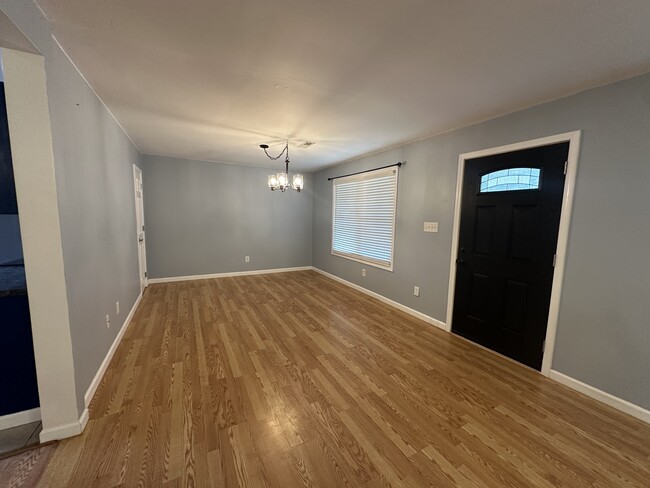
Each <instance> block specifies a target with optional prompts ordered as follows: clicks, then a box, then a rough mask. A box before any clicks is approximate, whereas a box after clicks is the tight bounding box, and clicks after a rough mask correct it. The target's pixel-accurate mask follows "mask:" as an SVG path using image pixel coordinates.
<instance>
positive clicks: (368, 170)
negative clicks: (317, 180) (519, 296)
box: [327, 161, 406, 181]
mask: <svg viewBox="0 0 650 488" xmlns="http://www.w3.org/2000/svg"><path fill="white" fill-rule="evenodd" d="M405 164H406V161H399V162H397V163H395V164H389V165H387V166H382V167H381V168H372V169H367V170H365V171H358V172H356V173H350V174H347V175H341V176H332V177H331V178H327V181H332V180H338V179H339V178H345V177H346V176H354V175H362V174H363V173H370V172H371V171H377V170H380V169H386V168H392V167H393V166H403V165H405Z"/></svg>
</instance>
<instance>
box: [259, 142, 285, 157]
mask: <svg viewBox="0 0 650 488" xmlns="http://www.w3.org/2000/svg"><path fill="white" fill-rule="evenodd" d="M262 149H264V153H265V154H266V156H267V157H268V158H269V159H270V160H271V161H275V160H276V159H280V158H281V157H282V155H283V154H284V153H285V151H286V153H287V160H288V159H289V141H287V143H286V145H285V146H284V149H283V150H282V152H281V153H280V154H278V155H277V156H275V157H273V156H271V155H270V154H269V152H268V151H267V150H266V148H265V147H263V148H262Z"/></svg>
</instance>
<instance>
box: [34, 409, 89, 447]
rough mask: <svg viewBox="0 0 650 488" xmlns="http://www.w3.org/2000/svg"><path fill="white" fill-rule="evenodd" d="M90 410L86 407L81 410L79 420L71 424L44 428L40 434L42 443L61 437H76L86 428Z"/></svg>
mask: <svg viewBox="0 0 650 488" xmlns="http://www.w3.org/2000/svg"><path fill="white" fill-rule="evenodd" d="M88 418H89V412H88V409H87V408H84V411H83V412H81V416H80V417H79V420H77V421H76V422H70V423H69V424H64V425H59V426H57V427H54V428H52V429H46V430H42V431H41V434H40V435H39V439H40V441H41V443H42V444H43V443H45V442H50V441H58V440H61V439H67V438H68V437H74V436H77V435H79V434H81V433H82V432H83V431H84V429H85V428H86V424H87V423H88Z"/></svg>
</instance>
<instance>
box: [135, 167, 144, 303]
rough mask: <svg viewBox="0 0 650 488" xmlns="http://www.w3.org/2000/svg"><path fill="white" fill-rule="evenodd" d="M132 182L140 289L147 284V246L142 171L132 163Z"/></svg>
mask: <svg viewBox="0 0 650 488" xmlns="http://www.w3.org/2000/svg"><path fill="white" fill-rule="evenodd" d="M133 183H134V189H135V218H136V225H137V238H138V267H139V273H140V291H141V292H142V290H144V289H145V288H146V286H147V246H146V235H145V230H144V196H143V194H142V171H141V170H140V168H138V167H137V166H136V165H135V164H134V165H133Z"/></svg>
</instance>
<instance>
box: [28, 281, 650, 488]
mask: <svg viewBox="0 0 650 488" xmlns="http://www.w3.org/2000/svg"><path fill="white" fill-rule="evenodd" d="M648 479H650V426H648V425H647V424H644V423H642V422H640V421H638V420H636V419H634V418H632V417H629V416H626V415H624V414H622V413H620V412H617V411H615V410H613V409H611V408H609V407H607V406H605V405H602V404H599V403H597V402H595V401H593V400H591V399H589V398H587V397H585V396H583V395H580V394H578V393H576V392H574V391H571V390H569V389H567V388H566V387H564V386H562V385H559V384H557V383H555V382H553V381H551V380H549V379H546V378H544V377H542V376H541V375H539V374H538V373H536V372H534V371H531V370H530V369H528V368H525V367H522V366H518V365H517V364H515V363H513V362H511V361H508V360H505V359H503V358H501V357H499V356H498V355H495V354H492V353H491V352H489V351H486V350H484V349H482V348H480V347H477V346H475V345H473V344H472V343H470V342H468V341H466V340H464V339H461V338H458V337H455V336H453V335H452V334H448V333H446V332H443V331H441V330H439V329H436V328H435V327H432V326H431V325H429V324H426V323H424V322H422V321H420V320H418V319H416V318H414V317H412V316H410V315H408V314H405V313H404V312H402V311H400V310H397V309H394V308H392V307H390V306H388V305H387V304H385V303H382V302H379V301H377V300H375V299H374V298H372V297H369V296H367V295H364V294H362V293H360V292H357V291H355V290H353V289H351V288H349V287H347V286H345V285H343V284H341V283H338V282H336V281H333V280H331V279H329V278H326V277H324V276H322V275H320V274H317V273H315V272H312V271H302V272H291V273H280V274H268V275H258V276H241V277H229V278H221V279H206V280H197V281H187V282H175V283H165V284H156V285H151V286H149V287H148V288H147V290H146V292H145V295H144V297H143V299H142V301H141V303H140V306H139V308H138V310H137V311H136V313H135V315H134V319H133V321H132V323H131V325H130V326H129V328H128V330H127V331H126V333H125V335H124V338H123V340H122V342H121V343H120V345H119V346H118V348H117V350H116V352H115V355H114V356H113V360H112V361H111V364H110V365H109V367H108V369H107V372H106V374H105V375H104V378H103V379H102V382H101V384H100V385H99V387H98V389H97V392H96V394H95V397H94V399H93V401H92V404H91V405H90V421H89V422H88V426H87V428H86V430H85V432H84V433H83V435H81V436H79V437H77V438H73V439H69V440H65V441H62V442H60V443H59V444H58V446H57V448H56V449H55V450H54V452H53V453H52V454H51V455H50V457H49V460H48V464H47V466H46V467H45V469H44V472H43V474H42V476H41V479H40V485H39V486H47V487H59V486H61V487H63V486H72V487H76V486H93V487H105V488H117V487H130V486H155V487H172V486H174V487H176V486H178V487H180V486H196V487H204V486H205V487H208V486H210V487H212V486H220V487H221V486H223V487H228V488H230V487H248V486H268V487H279V488H291V487H294V486H295V487H309V486H311V487H332V486H346V487H354V486H365V487H389V486H391V487H406V486H409V487H419V486H434V487H447V486H449V487H452V486H462V487H468V488H477V487H481V488H482V487H502V486H505V487H508V486H509V487H517V488H521V487H527V486H530V487H544V488H550V487H570V488H572V487H578V486H580V487H582V486H587V487H589V486H591V487H625V488H633V487H646V488H647V486H648Z"/></svg>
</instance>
